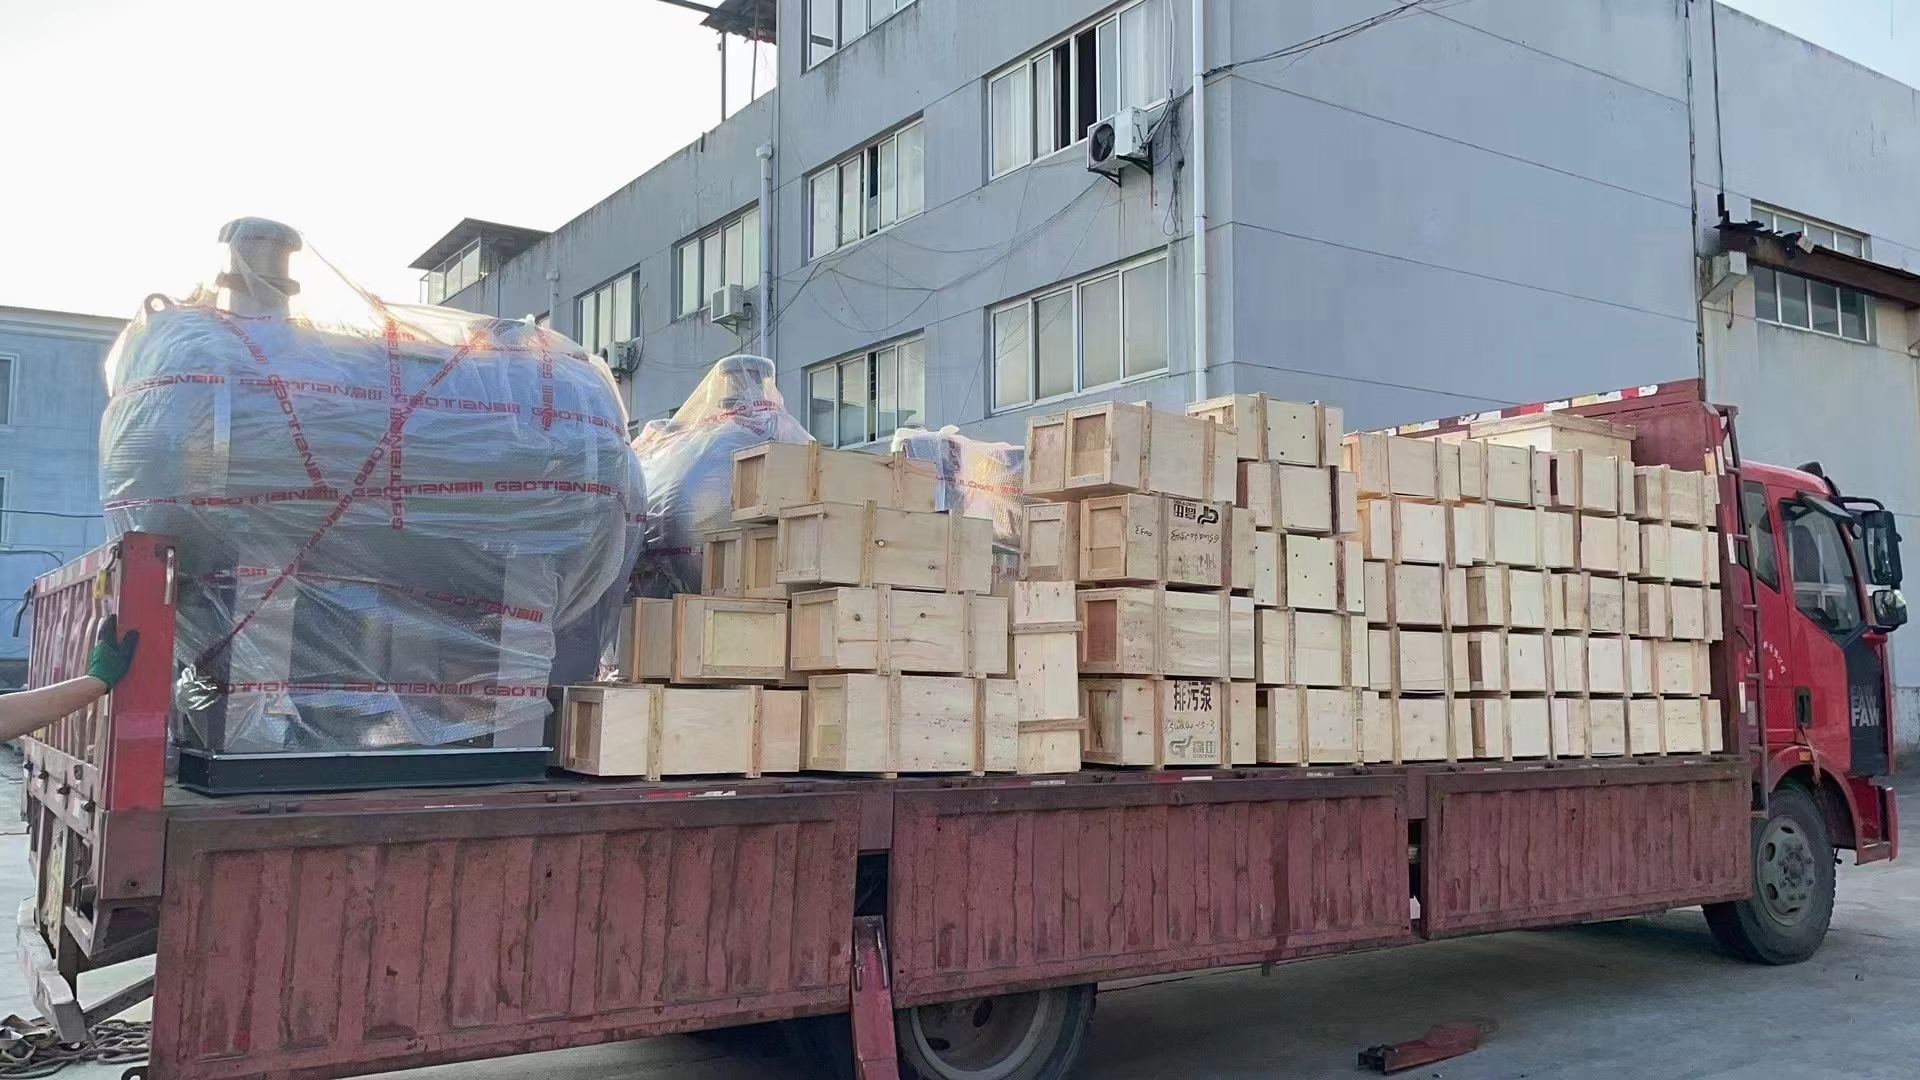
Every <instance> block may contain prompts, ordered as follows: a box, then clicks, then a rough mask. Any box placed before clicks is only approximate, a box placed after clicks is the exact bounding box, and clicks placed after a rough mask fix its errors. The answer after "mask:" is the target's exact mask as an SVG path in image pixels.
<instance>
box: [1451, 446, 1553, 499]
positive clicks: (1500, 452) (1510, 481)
mask: <svg viewBox="0 0 1920 1080" xmlns="http://www.w3.org/2000/svg"><path fill="white" fill-rule="evenodd" d="M1484 450H1485V453H1484V457H1485V465H1486V481H1485V484H1484V487H1485V490H1486V496H1487V498H1488V500H1490V501H1492V502H1496V503H1503V504H1505V505H1507V506H1532V505H1533V459H1534V456H1535V455H1534V452H1533V451H1532V450H1531V449H1529V448H1528V447H1525V446H1503V445H1498V444H1489V445H1486V446H1485V447H1484ZM1463 460H1464V459H1463Z"/></svg>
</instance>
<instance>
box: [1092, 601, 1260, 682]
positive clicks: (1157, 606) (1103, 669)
mask: <svg viewBox="0 0 1920 1080" xmlns="http://www.w3.org/2000/svg"><path fill="white" fill-rule="evenodd" d="M1074 599H1075V601H1076V602H1077V603H1078V605H1079V608H1078V609H1079V621H1080V622H1081V623H1082V624H1083V626H1084V627H1085V629H1084V630H1083V631H1082V632H1081V635H1080V671H1081V673H1082V674H1086V675H1172V676H1181V677H1185V678H1200V679H1235V678H1243V679H1251V678H1253V677H1254V675H1253V667H1254V664H1253V653H1254V603H1253V600H1252V599H1251V598H1250V597H1244V596H1228V595H1226V594H1225V593H1222V592H1210V593H1199V592H1173V591H1170V590H1167V589H1164V588H1145V587H1139V586H1123V587H1120V588H1112V589H1083V590H1081V591H1080V592H1078V593H1077V594H1075V597H1074Z"/></svg>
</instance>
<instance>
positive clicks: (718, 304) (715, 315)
mask: <svg viewBox="0 0 1920 1080" xmlns="http://www.w3.org/2000/svg"><path fill="white" fill-rule="evenodd" d="M748 318H749V312H748V311H747V291H746V290H745V289H743V288H741V287H740V286H738V285H723V286H721V287H720V288H718V289H715V290H713V296H712V297H710V298H709V299H708V300H707V320H708V321H709V322H712V323H713V324H714V325H715V326H724V327H726V328H727V329H729V330H738V329H740V328H741V327H742V326H745V325H746V324H747V319H748Z"/></svg>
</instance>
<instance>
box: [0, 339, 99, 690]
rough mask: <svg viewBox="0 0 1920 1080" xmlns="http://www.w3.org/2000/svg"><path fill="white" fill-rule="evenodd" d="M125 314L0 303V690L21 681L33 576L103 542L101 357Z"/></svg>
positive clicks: (25, 656) (23, 679) (24, 665)
mask: <svg viewBox="0 0 1920 1080" xmlns="http://www.w3.org/2000/svg"><path fill="white" fill-rule="evenodd" d="M125 325H126V320H124V319H109V318H104V317H102V316H99V315H76V314H72V313H70V312H65V311H39V310H36V309H33V308H16V307H0V687H11V686H20V685H22V684H23V683H24V682H25V676H26V664H27V659H26V658H27V641H28V626H27V624H26V623H24V622H23V623H22V624H21V627H20V634H19V636H15V635H14V633H13V620H14V617H15V615H16V614H17V613H18V612H19V608H20V600H21V597H22V596H24V595H25V594H26V591H27V587H28V586H29V585H31V584H32V583H33V579H34V578H35V577H37V576H39V575H40V574H43V573H45V572H46V571H48V570H50V569H52V568H54V567H55V566H58V565H60V564H61V563H64V562H66V561H68V560H69V559H74V558H77V557H79V556H81V555H84V554H86V553H87V552H88V551H91V550H92V549H94V548H96V547H99V546H100V545H101V544H103V543H105V542H106V523H105V521H104V519H102V518H101V516H100V414H101V413H102V412H103V411H105V409H106V407H107V384H106V378H105V375H104V369H103V366H102V365H103V362H104V361H105V359H106V355H107V348H108V346H110V345H112V344H113V339H114V338H115V337H116V336H118V335H119V333H120V328H121V327H123V326H125Z"/></svg>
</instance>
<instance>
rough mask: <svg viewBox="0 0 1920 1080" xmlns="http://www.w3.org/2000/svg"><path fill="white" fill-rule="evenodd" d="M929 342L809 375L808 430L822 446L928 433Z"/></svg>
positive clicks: (902, 344)
mask: <svg viewBox="0 0 1920 1080" xmlns="http://www.w3.org/2000/svg"><path fill="white" fill-rule="evenodd" d="M926 407H927V359H926V339H925V338H922V337H913V338H908V339H907V340H905V341H898V342H894V343H893V344H891V345H883V346H881V347H880V348H877V349H871V350H868V351H866V352H862V353H857V354H855V355H853V356H849V357H845V358H843V359H840V360H830V361H828V362H827V363H824V364H817V365H815V366H813V367H811V368H808V369H807V430H808V431H811V432H812V433H813V437H814V438H816V439H818V440H820V442H821V444H822V445H824V446H859V445H860V444H862V443H869V442H873V441H874V440H876V439H890V438H892V437H893V433H894V430H895V429H897V428H903V427H926V426H927V418H926Z"/></svg>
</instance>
